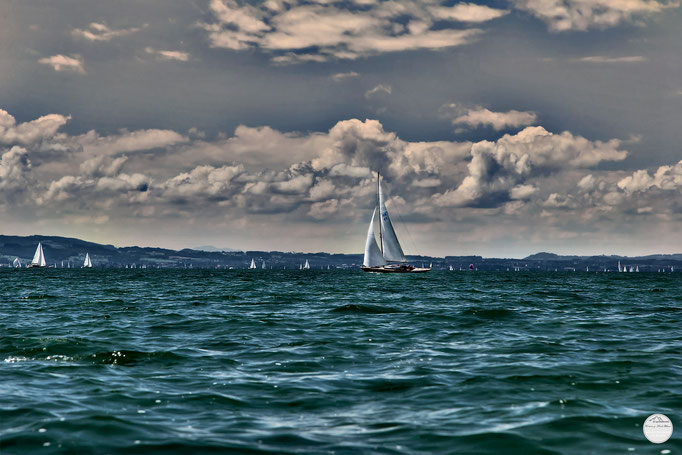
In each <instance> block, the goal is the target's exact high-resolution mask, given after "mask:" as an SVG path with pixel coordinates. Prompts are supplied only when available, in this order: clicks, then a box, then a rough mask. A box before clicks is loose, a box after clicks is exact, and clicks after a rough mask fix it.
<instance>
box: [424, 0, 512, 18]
mask: <svg viewBox="0 0 682 455" xmlns="http://www.w3.org/2000/svg"><path fill="white" fill-rule="evenodd" d="M429 11H430V12H431V14H433V16H434V17H435V18H437V19H441V20H454V21H460V22H487V21H490V20H493V19H497V18H499V17H502V16H505V15H507V14H509V11H505V10H500V9H495V8H490V7H489V6H485V5H476V4H475V3H457V4H455V5H453V6H435V7H431V8H429Z"/></svg>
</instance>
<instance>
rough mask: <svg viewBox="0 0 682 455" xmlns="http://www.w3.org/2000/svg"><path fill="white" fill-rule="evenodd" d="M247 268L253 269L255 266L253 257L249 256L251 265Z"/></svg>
mask: <svg viewBox="0 0 682 455" xmlns="http://www.w3.org/2000/svg"><path fill="white" fill-rule="evenodd" d="M249 268H250V269H255V268H256V261H254V260H253V258H251V265H249Z"/></svg>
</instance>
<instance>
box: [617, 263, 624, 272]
mask: <svg viewBox="0 0 682 455" xmlns="http://www.w3.org/2000/svg"><path fill="white" fill-rule="evenodd" d="M618 271H619V272H622V271H623V267H621V266H620V261H618Z"/></svg>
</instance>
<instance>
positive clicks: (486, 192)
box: [434, 126, 627, 207]
mask: <svg viewBox="0 0 682 455" xmlns="http://www.w3.org/2000/svg"><path fill="white" fill-rule="evenodd" d="M620 144H621V142H620V141H618V140H616V139H612V140H610V141H608V142H601V141H594V142H592V141H589V140H587V139H585V138H584V137H580V136H574V135H573V134H571V133H570V132H567V131H565V132H563V133H561V134H553V133H550V132H548V131H547V130H545V129H544V128H543V127H541V126H537V127H527V128H525V129H524V130H522V131H520V132H519V133H517V134H515V135H508V134H506V135H504V136H503V137H501V138H500V139H498V140H497V141H496V142H490V141H481V142H478V143H476V144H474V145H473V146H472V147H471V162H470V163H469V164H468V166H467V167H468V171H469V172H468V175H467V176H466V177H465V178H464V180H463V181H462V183H461V184H460V185H459V186H458V187H457V188H456V189H454V190H448V191H446V192H445V193H442V194H436V195H434V201H435V203H436V204H438V205H442V206H481V207H494V206H497V205H499V204H501V203H503V202H506V201H508V200H509V199H522V198H524V197H527V196H529V195H531V194H532V193H534V192H535V191H531V187H529V186H528V185H529V184H528V183H526V182H527V180H529V179H531V178H533V177H538V176H542V175H546V174H548V173H550V172H553V171H563V170H565V169H571V168H573V169H576V168H589V167H591V166H594V165H596V164H598V163H600V162H602V161H620V160H623V159H625V157H626V156H627V152H626V151H623V150H619V148H618V147H619V146H620Z"/></svg>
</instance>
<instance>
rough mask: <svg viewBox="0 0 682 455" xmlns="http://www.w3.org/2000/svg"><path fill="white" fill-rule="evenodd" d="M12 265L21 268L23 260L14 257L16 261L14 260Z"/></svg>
mask: <svg viewBox="0 0 682 455" xmlns="http://www.w3.org/2000/svg"><path fill="white" fill-rule="evenodd" d="M12 265H13V266H14V267H16V268H18V269H20V268H21V261H20V260H19V258H14V262H12Z"/></svg>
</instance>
